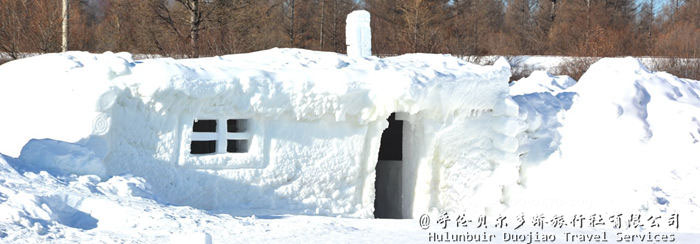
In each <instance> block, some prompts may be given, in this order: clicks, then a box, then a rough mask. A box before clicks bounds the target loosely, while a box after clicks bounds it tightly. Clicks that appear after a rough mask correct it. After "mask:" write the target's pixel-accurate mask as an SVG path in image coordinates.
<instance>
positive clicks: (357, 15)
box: [345, 10, 372, 58]
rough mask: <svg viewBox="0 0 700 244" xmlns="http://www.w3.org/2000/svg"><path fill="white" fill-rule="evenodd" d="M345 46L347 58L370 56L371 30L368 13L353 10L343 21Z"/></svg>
mask: <svg viewBox="0 0 700 244" xmlns="http://www.w3.org/2000/svg"><path fill="white" fill-rule="evenodd" d="M345 44H346V45H347V46H348V49H347V53H348V56H349V57H353V58H364V57H369V56H372V29H370V27H369V12H367V11H366V10H355V11H353V12H352V13H350V14H348V18H347V19H346V20H345Z"/></svg>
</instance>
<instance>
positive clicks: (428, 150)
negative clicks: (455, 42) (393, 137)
mask: <svg viewBox="0 0 700 244" xmlns="http://www.w3.org/2000/svg"><path fill="white" fill-rule="evenodd" d="M509 76H510V67H509V66H508V64H507V62H505V60H504V59H503V60H499V61H498V62H496V64H494V65H493V66H479V65H475V64H470V63H467V62H465V61H462V60H460V59H458V58H455V57H451V56H448V55H429V54H410V55H403V56H399V57H392V58H385V59H378V58H375V57H369V58H362V59H355V58H350V57H347V56H345V55H341V54H336V53H326V52H315V51H307V50H299V49H271V50H266V51H260V52H255V53H249V54H238V55H229V56H222V57H212V58H201V59H190V60H174V59H153V60H143V61H134V60H133V59H132V58H131V55H129V54H126V53H119V54H112V53H105V54H89V53H84V52H68V53H64V54H47V55H42V56H37V57H32V58H27V59H22V60H18V61H14V62H10V63H7V64H4V65H2V66H0V77H2V80H0V108H1V110H0V111H2V113H3V115H4V116H8V117H6V118H4V119H3V120H2V125H1V126H0V135H2V138H3V139H2V141H1V142H0V153H3V154H6V155H9V156H11V157H18V158H19V160H17V161H19V162H21V164H22V165H23V167H26V168H30V169H31V168H35V169H36V168H38V169H41V170H46V171H49V172H51V173H54V174H95V175H99V176H100V177H102V179H103V180H106V179H107V178H109V177H111V176H116V175H125V174H132V175H135V176H138V177H143V178H144V179H145V180H146V182H147V183H148V184H150V186H151V187H152V188H151V189H152V190H153V192H154V195H155V196H156V197H157V198H158V200H159V201H162V202H165V203H169V204H176V205H190V206H194V207H197V208H203V209H209V210H221V211H227V212H229V213H240V214H299V213H301V214H321V215H343V216H355V217H372V216H373V209H374V206H373V203H374V194H375V190H374V189H375V188H374V182H375V165H376V163H377V157H378V150H379V144H380V140H381V135H382V131H383V130H384V129H385V128H387V126H388V122H387V121H386V118H387V117H389V115H390V114H391V113H393V112H399V113H402V114H405V116H404V117H405V118H404V122H405V124H406V126H404V135H403V136H404V138H405V139H404V141H403V152H404V153H403V163H404V168H403V186H404V188H403V189H404V194H403V195H404V199H403V202H402V206H403V209H402V211H403V215H404V217H411V216H415V215H420V214H422V213H425V212H427V211H431V210H434V209H440V210H450V211H460V210H464V209H470V210H475V209H482V210H484V211H487V212H491V211H499V210H500V208H503V207H505V204H504V203H505V201H506V200H507V199H506V192H507V191H508V189H509V188H510V187H513V186H514V185H515V184H516V183H517V180H518V167H519V158H518V154H517V153H518V152H517V150H518V147H519V144H518V140H517V139H516V135H517V134H518V133H520V132H521V131H522V130H524V126H523V125H522V121H521V120H519V119H517V116H518V106H517V104H515V103H514V102H513V101H512V100H511V99H510V98H509V96H508V84H507V82H508V78H509ZM10 115H11V116H12V117H11V118H9V116H10ZM197 119H217V120H219V121H226V120H227V119H246V120H247V121H249V126H248V127H249V130H248V132H247V134H246V136H247V137H246V138H247V139H248V142H249V150H248V152H247V153H216V154H210V155H192V154H190V143H191V141H192V140H193V139H195V138H194V137H195V135H193V134H194V133H193V132H192V127H193V121H194V120H197ZM223 128H225V127H223ZM219 129H222V127H219ZM22 145H24V146H23V147H22Z"/></svg>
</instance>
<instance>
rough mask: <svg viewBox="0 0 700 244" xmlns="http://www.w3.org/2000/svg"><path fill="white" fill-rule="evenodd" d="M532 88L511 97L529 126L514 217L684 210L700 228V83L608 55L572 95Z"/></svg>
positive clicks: (547, 81) (523, 141)
mask: <svg viewBox="0 0 700 244" xmlns="http://www.w3.org/2000/svg"><path fill="white" fill-rule="evenodd" d="M540 75H541V74H533V76H540ZM524 80H525V81H527V79H524ZM539 80H540V82H541V83H540V84H542V83H544V84H550V80H551V79H550V78H543V79H539ZM521 81H523V80H521ZM521 81H518V82H521ZM516 85H517V83H516ZM516 85H513V87H515V86H516ZM530 87H534V88H535V89H532V91H533V93H527V94H522V95H516V96H514V97H513V99H514V100H515V101H517V102H518V103H519V105H520V111H521V116H523V117H524V118H526V121H527V124H528V125H529V126H528V129H527V130H526V131H525V133H524V135H525V137H523V138H521V146H520V149H519V151H520V152H521V155H523V156H522V159H523V164H522V173H521V176H522V179H520V182H521V184H522V188H519V189H518V190H514V191H512V192H511V195H510V197H511V200H512V201H511V206H515V207H514V208H511V209H510V210H509V211H516V212H517V211H531V212H532V211H535V212H545V213H546V212H560V213H574V212H595V211H604V212H608V213H612V212H625V211H627V212H629V211H641V212H647V213H661V212H678V213H681V215H685V216H687V217H686V218H687V219H689V221H688V223H686V224H685V228H686V230H693V231H694V232H697V231H698V230H700V221H697V220H698V219H700V218H698V216H699V213H698V210H700V209H699V208H698V207H700V205H698V203H699V202H700V199H698V197H699V196H700V194H699V193H700V192H698V188H697V186H698V185H700V181H699V179H700V178H698V176H700V161H699V160H700V143H699V142H700V140H698V138H700V120H699V119H700V96H699V95H698V94H700V82H698V81H695V80H689V79H679V78H677V77H674V76H673V75H670V74H668V73H665V72H650V71H649V70H647V69H646V68H645V67H644V65H642V64H641V63H640V62H639V61H638V60H637V59H634V58H605V59H601V60H600V61H598V62H597V63H595V64H594V65H592V66H591V67H590V69H589V70H588V71H587V72H586V73H585V74H584V75H583V76H582V77H581V79H580V80H579V81H578V83H577V84H576V85H573V86H571V87H569V88H567V89H564V90H560V89H559V88H558V87H559V86H556V87H557V88H556V89H551V91H543V90H549V89H540V88H539V84H538V85H537V86H534V85H530ZM550 87H551V86H550ZM521 88H523V87H521ZM511 92H513V91H511ZM515 93H523V92H522V90H516V91H515Z"/></svg>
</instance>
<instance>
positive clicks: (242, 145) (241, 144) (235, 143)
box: [226, 140, 248, 153]
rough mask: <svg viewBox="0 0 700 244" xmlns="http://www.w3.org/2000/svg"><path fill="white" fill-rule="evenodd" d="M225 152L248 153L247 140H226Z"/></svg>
mask: <svg viewBox="0 0 700 244" xmlns="http://www.w3.org/2000/svg"><path fill="white" fill-rule="evenodd" d="M226 151H227V152H230V153H245V152H248V140H228V145H226Z"/></svg>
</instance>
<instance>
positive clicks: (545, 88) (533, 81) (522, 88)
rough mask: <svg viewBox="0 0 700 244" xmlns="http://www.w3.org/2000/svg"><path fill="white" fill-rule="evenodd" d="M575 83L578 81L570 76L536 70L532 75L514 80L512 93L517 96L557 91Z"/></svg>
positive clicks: (511, 86) (511, 87)
mask: <svg viewBox="0 0 700 244" xmlns="http://www.w3.org/2000/svg"><path fill="white" fill-rule="evenodd" d="M575 84H576V81H575V80H574V79H571V77H569V76H566V75H558V76H553V75H550V74H549V73H547V71H543V70H536V71H533V72H532V74H530V76H528V77H525V78H522V79H520V80H517V81H515V82H512V83H511V85H510V95H511V96H517V95H523V94H529V93H537V92H550V93H557V92H559V91H562V90H564V89H566V88H569V87H571V86H573V85H575Z"/></svg>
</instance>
